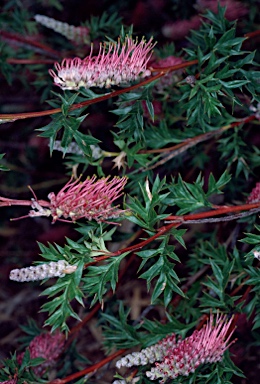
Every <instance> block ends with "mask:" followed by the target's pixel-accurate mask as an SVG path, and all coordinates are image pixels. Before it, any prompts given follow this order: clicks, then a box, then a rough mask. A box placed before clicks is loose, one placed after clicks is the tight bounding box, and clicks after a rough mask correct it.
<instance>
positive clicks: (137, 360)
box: [116, 333, 176, 369]
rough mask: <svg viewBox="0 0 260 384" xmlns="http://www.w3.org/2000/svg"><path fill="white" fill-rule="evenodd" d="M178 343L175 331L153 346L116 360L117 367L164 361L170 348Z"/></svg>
mask: <svg viewBox="0 0 260 384" xmlns="http://www.w3.org/2000/svg"><path fill="white" fill-rule="evenodd" d="M174 345H176V335H175V334H174V333H173V334H172V335H169V336H167V337H165V338H164V339H162V340H160V341H159V343H157V344H155V345H152V346H151V347H148V348H145V349H142V351H140V352H133V353H130V354H128V355H126V356H124V357H122V359H120V360H118V361H117V362H116V367H117V368H118V369H119V368H121V367H132V366H133V365H147V364H153V363H154V362H155V361H162V360H163V358H164V357H165V356H166V354H167V352H168V350H169V348H173V346H174Z"/></svg>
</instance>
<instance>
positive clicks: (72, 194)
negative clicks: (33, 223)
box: [29, 176, 127, 223]
mask: <svg viewBox="0 0 260 384" xmlns="http://www.w3.org/2000/svg"><path fill="white" fill-rule="evenodd" d="M126 182H127V178H126V177H122V178H119V177H114V178H113V179H112V180H109V177H106V178H102V179H99V180H96V176H92V178H90V179H89V178H88V179H86V180H85V181H83V182H80V179H77V180H75V181H72V179H71V180H69V181H68V183H67V184H66V185H65V186H64V187H63V188H62V189H61V190H60V191H59V192H58V193H57V195H55V193H54V192H51V193H49V195H48V198H49V200H50V203H49V207H48V208H47V209H46V208H43V207H42V206H41V205H40V204H39V203H38V201H37V200H36V199H33V202H32V205H31V207H32V208H33V209H32V210H31V211H30V212H29V216H30V217H35V216H52V217H53V221H52V222H53V223H55V221H57V220H60V221H76V220H79V219H82V218H86V219H87V220H89V221H91V220H96V221H97V222H108V221H107V220H108V219H111V218H117V217H119V216H120V215H121V214H123V213H124V211H123V210H121V209H118V208H117V207H114V206H112V202H113V201H114V200H116V199H118V197H119V196H121V195H122V189H123V187H124V186H125V184H126ZM61 217H63V218H64V219H65V220H64V219H61Z"/></svg>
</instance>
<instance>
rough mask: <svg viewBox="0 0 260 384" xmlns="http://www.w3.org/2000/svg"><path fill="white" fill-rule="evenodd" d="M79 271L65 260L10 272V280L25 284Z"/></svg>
mask: <svg viewBox="0 0 260 384" xmlns="http://www.w3.org/2000/svg"><path fill="white" fill-rule="evenodd" d="M76 269H77V267H76V266H74V265H69V263H68V262H67V261H65V260H59V261H57V262H55V261H51V262H50V263H46V264H40V265H37V266H34V267H32V266H31V267H27V268H20V269H13V270H12V271H11V272H10V275H9V278H10V280H14V281H19V282H25V281H36V280H43V279H47V278H51V277H63V276H65V274H68V273H73V272H74V271H75V270H76Z"/></svg>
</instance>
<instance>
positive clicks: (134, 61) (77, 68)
mask: <svg viewBox="0 0 260 384" xmlns="http://www.w3.org/2000/svg"><path fill="white" fill-rule="evenodd" d="M154 45H155V44H154V43H152V38H151V39H150V40H149V41H148V42H146V41H145V40H144V39H142V40H141V41H140V42H138V40H137V39H136V40H133V39H132V37H128V36H127V37H126V38H125V41H124V42H123V43H121V42H120V40H118V42H117V43H115V42H108V43H103V44H100V48H99V53H98V55H96V56H94V55H93V45H91V52H90V55H89V56H87V57H85V58H84V59H80V58H79V57H76V58H74V59H67V58H66V59H64V60H63V61H62V63H61V64H59V63H55V65H54V67H55V69H56V71H57V72H55V71H53V70H49V73H50V75H51V76H52V77H53V79H54V84H56V85H58V86H59V87H61V88H62V89H70V90H77V89H79V88H80V87H83V88H91V87H99V88H110V87H111V86H113V85H121V84H127V83H129V82H131V81H134V80H137V79H139V78H140V77H145V76H149V75H150V74H151V72H150V71H149V70H148V69H146V66H147V63H148V61H149V59H150V57H151V55H152V49H153V47H154Z"/></svg>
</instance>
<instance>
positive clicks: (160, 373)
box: [146, 314, 234, 383]
mask: <svg viewBox="0 0 260 384" xmlns="http://www.w3.org/2000/svg"><path fill="white" fill-rule="evenodd" d="M213 320H214V317H213V315H212V314H211V315H210V318H209V320H208V322H207V324H206V326H205V327H204V328H203V329H201V330H200V331H194V332H193V334H192V335H191V336H189V337H186V339H184V340H178V342H177V344H174V343H173V346H172V348H169V349H168V352H167V354H166V357H165V358H164V360H163V361H162V362H161V363H155V367H153V368H152V369H151V371H148V372H146V375H147V377H149V378H150V379H151V380H156V379H159V378H160V379H161V381H160V383H164V382H165V381H166V380H167V379H175V378H176V377H178V376H179V375H182V376H188V375H189V374H190V373H192V372H194V371H195V370H196V369H197V368H198V367H199V366H200V365H201V364H206V363H216V362H218V361H221V360H222V358H223V354H224V352H225V350H226V349H227V348H229V347H230V345H231V344H232V343H233V342H234V341H233V342H231V343H230V342H229V340H230V338H231V336H232V334H233V332H234V329H233V330H231V331H230V325H231V323H232V321H233V319H232V318H231V319H230V320H228V319H227V316H226V315H223V314H221V315H220V314H217V316H216V319H215V325H213ZM229 332H230V333H229ZM228 334H229V335H228Z"/></svg>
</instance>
